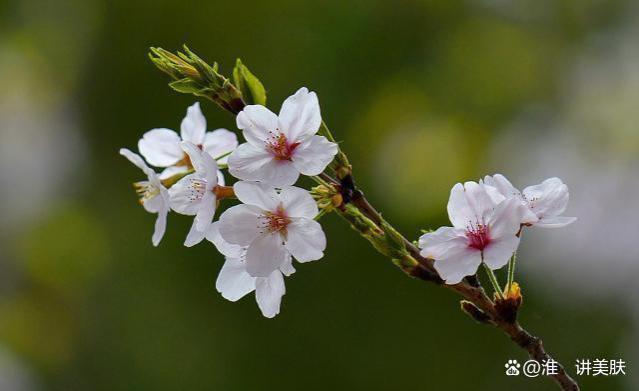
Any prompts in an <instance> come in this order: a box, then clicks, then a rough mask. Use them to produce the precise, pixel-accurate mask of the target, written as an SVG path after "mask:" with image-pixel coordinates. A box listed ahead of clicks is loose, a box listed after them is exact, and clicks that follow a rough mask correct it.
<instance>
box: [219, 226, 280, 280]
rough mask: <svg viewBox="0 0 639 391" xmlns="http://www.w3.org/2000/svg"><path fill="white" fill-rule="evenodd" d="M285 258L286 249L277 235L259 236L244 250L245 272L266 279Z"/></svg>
mask: <svg viewBox="0 0 639 391" xmlns="http://www.w3.org/2000/svg"><path fill="white" fill-rule="evenodd" d="M222 228H224V225H222ZM222 235H224V231H222ZM286 257H287V252H286V248H285V247H284V245H283V244H282V238H281V236H280V234H279V233H277V232H275V233H266V234H263V235H260V236H258V237H257V238H255V240H253V241H252V242H251V244H249V246H248V248H247V249H246V271H247V272H248V274H250V275H252V276H253V277H268V276H269V275H270V274H271V273H272V272H273V271H274V270H278V269H279V268H280V266H282V264H284V262H286V259H287V258H286Z"/></svg>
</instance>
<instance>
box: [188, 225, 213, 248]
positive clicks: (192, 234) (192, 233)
mask: <svg viewBox="0 0 639 391" xmlns="http://www.w3.org/2000/svg"><path fill="white" fill-rule="evenodd" d="M206 232H207V231H200V230H198V229H197V221H196V220H195V219H193V224H191V229H190V230H189V233H188V234H187V235H186V240H185V241H184V245H185V246H186V247H193V246H195V245H196V244H198V243H200V242H201V241H202V240H203V239H204V237H205V236H206Z"/></svg>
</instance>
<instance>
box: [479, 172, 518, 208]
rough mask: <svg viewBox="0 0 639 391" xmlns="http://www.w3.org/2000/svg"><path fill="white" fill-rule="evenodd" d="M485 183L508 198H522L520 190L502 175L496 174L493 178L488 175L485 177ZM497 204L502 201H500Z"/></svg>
mask: <svg viewBox="0 0 639 391" xmlns="http://www.w3.org/2000/svg"><path fill="white" fill-rule="evenodd" d="M484 183H485V184H487V185H489V186H492V187H494V188H495V189H497V190H498V191H499V193H501V195H503V196H504V197H506V198H510V197H515V196H517V197H521V193H520V192H519V190H517V189H516V188H515V186H513V184H512V183H510V181H509V180H508V179H506V177H505V176H503V175H501V174H495V175H493V176H490V175H486V176H485V177H484ZM497 202H500V201H499V200H498V201H497Z"/></svg>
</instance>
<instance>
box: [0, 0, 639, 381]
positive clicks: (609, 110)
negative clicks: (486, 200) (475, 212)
mask: <svg viewBox="0 0 639 391" xmlns="http://www.w3.org/2000/svg"><path fill="white" fill-rule="evenodd" d="M637 20H639V7H637V5H636V3H635V2H633V1H630V0H627V1H622V0H610V1H605V0H589V1H578V0H561V1H553V0H524V1H518V2H509V1H503V0H467V1H437V0H435V1H426V0H422V1H419V0H408V1H381V0H380V1H376V0H367V1H364V0H362V1H350V2H344V1H321V2H311V1H292V0H291V1H270V2H259V1H244V2H228V1H206V2H195V1H185V2H170V1H139V2H130V1H120V0H116V1H100V0H67V1H59V2H50V1H40V0H33V1H13V0H8V1H5V2H2V3H0V81H1V82H2V86H3V88H2V90H1V91H0V167H1V168H0V199H1V200H2V203H1V204H0V389H1V390H10V391H14V390H15V391H27V390H29V391H30V390H96V391H100V390H109V391H117V390H154V391H159V390H271V389H277V390H299V389H306V390H329V389H334V390H347V389H348V390H398V389H405V390H463V389H470V388H472V389H475V390H501V389H513V388H514V387H517V388H518V389H522V390H542V389H553V387H554V385H553V384H552V383H551V382H550V381H549V380H547V379H543V378H537V379H529V378H525V377H523V376H519V377H508V376H506V375H505V374H504V364H505V362H506V361H507V360H508V359H517V360H519V361H520V362H523V361H525V360H526V356H525V355H524V353H523V352H522V351H519V350H518V349H517V348H516V347H515V346H514V345H513V344H512V343H510V342H509V341H508V340H507V338H506V337H505V336H503V335H500V334H499V332H497V331H496V330H493V329H491V328H489V327H486V326H480V325H477V324H475V323H473V322H472V321H471V320H470V319H468V317H467V316H466V315H464V314H463V313H462V312H461V311H460V310H459V299H458V297H456V296H455V295H453V294H452V293H451V292H449V291H446V290H444V289H441V288H439V287H436V286H433V285H430V284H425V283H422V282H419V281H416V280H411V279H409V278H407V277H406V276H405V275H403V274H402V273H401V272H400V271H399V270H397V269H396V268H395V267H394V266H393V265H392V264H391V262H389V260H387V259H384V258H383V257H382V256H380V255H379V254H378V253H376V252H375V251H374V250H373V249H372V248H370V247H369V246H368V245H367V243H366V242H365V241H364V240H363V239H361V238H359V237H358V236H357V235H356V233H355V232H353V231H351V230H350V229H349V228H348V227H347V226H346V225H345V224H344V222H342V221H341V220H339V219H338V218H337V217H336V216H332V215H328V216H326V217H324V218H323V219H322V225H323V227H324V230H325V232H326V233H327V236H328V249H327V251H326V256H325V258H324V259H322V260H320V261H318V262H313V263H310V264H304V265H299V266H298V267H297V273H295V274H294V275H293V276H292V277H290V278H287V280H286V288H287V293H286V295H285V296H284V298H283V304H282V312H281V314H280V315H278V316H277V317H276V318H275V319H265V318H263V317H262V316H261V315H260V313H259V310H258V309H257V306H256V305H255V300H254V297H253V295H249V296H247V297H245V298H244V299H242V300H241V301H239V302H238V303H231V302H228V301H226V300H224V299H223V298H222V297H221V296H220V295H219V294H218V293H217V292H216V290H215V278H216V276H217V273H218V271H219V269H220V267H221V265H222V262H223V258H222V256H221V255H219V254H217V252H216V251H215V249H214V248H213V246H212V245H211V244H210V243H208V242H204V243H202V244H200V245H198V246H196V247H194V248H186V247H184V246H183V245H182V243H183V240H184V237H185V235H186V233H187V231H188V228H189V226H190V224H191V221H190V219H189V218H187V217H185V216H180V215H177V214H171V215H170V216H169V226H168V231H167V234H166V236H165V237H164V239H163V241H162V243H161V244H160V246H159V247H157V248H154V247H153V246H152V245H151V241H150V237H151V232H152V229H153V228H152V226H153V221H154V217H153V216H151V215H149V214H147V213H145V212H144V210H143V209H142V208H141V207H140V206H139V205H138V203H137V202H136V201H137V200H136V196H135V193H134V192H133V189H132V188H131V183H132V182H134V181H137V180H139V179H141V178H140V172H139V171H138V170H137V169H136V168H135V167H133V166H131V165H130V163H129V162H127V161H126V160H125V159H124V158H122V157H121V156H120V155H118V153H117V151H118V149H119V148H121V147H128V148H132V149H135V146H136V144H137V140H138V139H139V137H140V136H141V135H142V133H143V132H145V131H146V130H148V129H151V128H155V127H168V128H172V129H178V128H179V124H180V121H181V119H182V117H183V116H184V113H185V110H186V107H187V106H188V105H190V104H192V103H193V102H194V99H193V98H192V97H191V96H186V95H180V94H177V93H175V92H173V91H171V90H170V89H169V88H168V87H167V86H166V82H167V78H166V77H165V75H162V74H160V72H159V71H157V70H156V69H155V68H154V67H153V65H152V64H151V62H150V61H149V60H148V58H147V57H146V56H147V54H146V53H147V50H148V48H149V47H150V46H161V47H164V48H166V49H169V50H176V49H179V48H180V46H181V45H182V44H183V43H186V44H188V45H189V47H191V48H192V49H193V50H194V51H196V52H197V53H198V54H200V55H201V56H202V57H203V58H204V59H206V60H208V61H210V62H212V61H217V62H219V64H220V67H221V71H222V73H227V74H228V73H230V70H231V69H232V65H233V64H234V61H235V58H237V57H241V58H242V60H243V61H244V63H245V64H246V65H247V66H248V67H249V68H250V69H251V70H252V71H253V72H254V73H255V74H256V75H258V76H259V77H260V79H261V80H262V82H263V83H264V85H265V86H266V88H267V90H268V100H269V106H270V108H271V109H272V110H274V111H277V110H279V106H280V104H281V102H282V101H283V100H284V99H285V98H286V97H287V96H288V95H290V94H291V93H293V92H294V91H295V90H297V89H298V88H299V87H301V86H307V87H309V88H310V89H312V90H314V91H316V92H317V93H318V96H319V99H320V105H321V109H322V116H323V119H324V120H325V121H326V122H327V124H328V125H329V126H330V127H331V129H332V131H333V133H334V134H335V136H336V137H337V138H338V139H340V140H342V143H341V146H342V148H343V149H344V150H345V151H346V152H347V153H348V154H349V157H350V159H351V162H352V163H353V165H354V169H355V172H356V175H357V178H358V181H359V183H360V185H361V186H362V188H363V189H365V191H366V192H367V194H368V195H369V197H370V199H371V200H372V201H373V202H374V204H375V205H376V206H377V207H378V208H379V209H380V210H382V211H383V213H384V215H385V216H386V218H387V219H388V220H389V221H391V222H392V223H394V224H395V225H396V226H397V227H398V228H400V229H401V230H402V231H403V233H404V234H405V235H407V236H408V237H411V238H415V239H416V238H417V237H418V235H419V234H420V229H428V228H436V227H438V226H440V225H447V224H448V221H447V216H446V208H445V207H446V202H447V199H448V193H449V191H450V188H451V187H452V185H453V184H454V183H456V182H459V181H465V180H473V179H478V178H479V177H480V176H483V175H485V174H490V173H494V172H502V173H504V174H506V175H507V176H508V177H509V178H510V179H511V180H512V181H513V182H514V183H515V185H517V186H521V187H523V186H525V185H529V184H535V183H538V182H540V181H541V180H543V179H545V178H547V177H551V176H559V177H561V178H562V179H563V180H564V181H565V182H566V183H567V184H568V185H569V187H570V188H571V205H570V207H569V209H568V212H567V215H570V216H577V217H578V218H579V220H578V222H577V223H575V224H573V225H571V226H569V227H567V228H564V229H562V230H534V231H531V232H530V234H529V235H528V234H527V236H526V237H525V238H524V239H523V242H522V250H521V254H520V258H519V264H520V265H521V266H520V269H519V270H518V275H517V280H518V281H520V283H521V285H522V289H523V293H524V306H523V308H522V312H521V319H522V322H523V323H524V324H525V325H527V326H528V328H529V329H530V330H532V331H533V332H534V333H535V334H537V335H541V336H543V337H544V341H545V345H546V347H547V348H548V349H549V350H550V351H551V352H552V353H553V354H554V355H555V356H556V357H557V358H558V359H560V360H561V361H562V362H564V363H565V364H567V366H568V370H569V372H570V373H571V374H573V375H574V374H575V368H574V363H575V360H576V359H582V358H590V359H596V358H608V359H623V360H625V361H626V362H627V365H628V369H627V370H626V372H627V375H626V376H616V377H601V376H600V377H584V376H582V377H578V380H579V381H580V383H581V384H582V385H583V389H586V390H634V389H637V388H639V380H638V378H637V375H636V371H637V370H636V367H635V364H636V363H639V351H637V346H639V326H638V323H637V322H638V321H639V310H637V308H639V290H638V289H637V286H636V282H635V281H636V277H637V275H638V273H639V263H638V262H637V260H638V259H639V250H638V248H637V246H636V240H637V238H638V237H639V223H637V222H638V221H639V208H638V207H637V203H636V200H637V197H636V194H637V193H638V192H639V171H637V167H639V158H638V156H639V130H638V129H637V124H638V123H639V112H638V111H637V109H636V107H637V102H639V47H638V46H637V41H636V37H637V34H639V28H638V27H637V26H639V24H637ZM202 107H203V110H204V114H205V116H206V118H207V121H208V127H209V129H215V128H219V127H225V128H228V129H231V130H236V127H235V123H234V118H232V117H231V116H230V115H229V114H227V113H224V112H222V111H221V110H219V109H218V108H217V107H216V106H214V105H212V104H210V102H202ZM227 205H229V204H228V203H227V204H225V205H224V207H226V206H227ZM633 360H634V361H633Z"/></svg>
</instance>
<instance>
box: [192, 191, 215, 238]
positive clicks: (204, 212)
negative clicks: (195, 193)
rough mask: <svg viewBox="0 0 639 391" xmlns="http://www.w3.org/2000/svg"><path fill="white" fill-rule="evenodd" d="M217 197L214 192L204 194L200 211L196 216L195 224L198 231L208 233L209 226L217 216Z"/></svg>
mask: <svg viewBox="0 0 639 391" xmlns="http://www.w3.org/2000/svg"><path fill="white" fill-rule="evenodd" d="M216 198H217V197H215V194H214V193H212V192H210V191H209V192H206V193H204V197H202V201H201V203H200V209H199V210H198V211H197V214H196V215H195V224H196V228H197V230H198V231H202V232H206V230H207V229H208V227H209V225H210V224H211V223H212V222H213V216H215V208H216V206H217V199H216Z"/></svg>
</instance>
